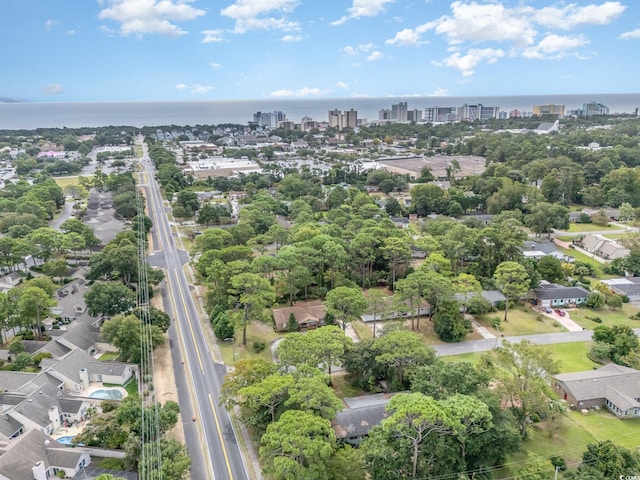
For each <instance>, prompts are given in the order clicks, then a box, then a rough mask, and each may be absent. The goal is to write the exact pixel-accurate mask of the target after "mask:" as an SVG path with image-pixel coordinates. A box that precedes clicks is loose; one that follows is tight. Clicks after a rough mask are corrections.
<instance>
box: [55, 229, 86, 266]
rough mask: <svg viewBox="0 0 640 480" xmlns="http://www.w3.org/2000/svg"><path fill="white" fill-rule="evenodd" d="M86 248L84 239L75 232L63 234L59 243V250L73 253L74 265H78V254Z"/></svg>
mask: <svg viewBox="0 0 640 480" xmlns="http://www.w3.org/2000/svg"><path fill="white" fill-rule="evenodd" d="M86 247H87V245H86V243H85V241H84V237H83V236H82V235H80V234H79V233H76V232H69V233H65V234H64V235H63V236H62V240H61V242H60V248H62V250H64V251H67V252H73V254H74V260H75V262H76V265H77V264H78V252H79V251H80V250H84V249H85V248H86Z"/></svg>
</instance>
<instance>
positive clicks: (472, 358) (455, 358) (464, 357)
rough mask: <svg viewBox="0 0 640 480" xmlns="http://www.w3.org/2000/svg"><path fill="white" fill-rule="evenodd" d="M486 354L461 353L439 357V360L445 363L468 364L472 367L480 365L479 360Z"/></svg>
mask: <svg viewBox="0 0 640 480" xmlns="http://www.w3.org/2000/svg"><path fill="white" fill-rule="evenodd" d="M486 353H487V352H472V353H462V354H460V355H445V356H444V357H440V359H441V360H443V361H445V362H469V363H473V364H474V365H478V363H480V359H481V358H482V356H483V355H485V354H486Z"/></svg>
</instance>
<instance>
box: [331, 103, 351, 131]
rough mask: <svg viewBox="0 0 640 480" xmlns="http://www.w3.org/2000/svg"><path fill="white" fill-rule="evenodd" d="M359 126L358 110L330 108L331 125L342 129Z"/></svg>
mask: <svg viewBox="0 0 640 480" xmlns="http://www.w3.org/2000/svg"><path fill="white" fill-rule="evenodd" d="M357 126H358V112H357V110H354V109H353V108H352V109H350V110H347V111H345V112H341V111H340V110H337V109H335V110H329V127H335V128H338V129H340V130H342V129H343V128H356V127H357Z"/></svg>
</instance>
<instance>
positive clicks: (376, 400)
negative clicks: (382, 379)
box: [332, 393, 393, 445]
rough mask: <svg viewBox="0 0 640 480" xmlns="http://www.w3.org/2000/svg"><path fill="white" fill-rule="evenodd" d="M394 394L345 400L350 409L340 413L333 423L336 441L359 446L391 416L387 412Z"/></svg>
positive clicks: (379, 394) (380, 394)
mask: <svg viewBox="0 0 640 480" xmlns="http://www.w3.org/2000/svg"><path fill="white" fill-rule="evenodd" d="M392 396H393V394H388V393H376V394H373V395H363V396H360V397H352V398H345V399H344V402H345V403H346V404H347V407H348V408H345V409H344V410H342V411H341V412H338V414H337V415H336V418H335V419H334V420H333V422H332V426H333V431H334V433H335V435H336V439H337V440H339V441H342V442H346V443H350V444H352V445H358V444H359V443H360V442H361V441H362V440H363V439H364V438H365V437H366V436H367V435H368V434H369V431H370V430H371V429H372V428H373V427H375V426H376V425H378V424H379V423H380V422H381V421H382V420H384V419H385V418H387V417H388V416H389V414H388V413H387V411H386V410H385V409H386V407H387V404H388V403H389V400H390V399H391V397H392Z"/></svg>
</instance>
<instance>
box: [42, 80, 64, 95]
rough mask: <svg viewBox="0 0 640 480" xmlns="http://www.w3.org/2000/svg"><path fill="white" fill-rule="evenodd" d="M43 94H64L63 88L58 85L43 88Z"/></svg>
mask: <svg viewBox="0 0 640 480" xmlns="http://www.w3.org/2000/svg"><path fill="white" fill-rule="evenodd" d="M44 93H45V94H47V95H60V94H61V93H64V87H63V86H62V85H60V84H59V83H51V84H49V85H47V86H45V87H44Z"/></svg>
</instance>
